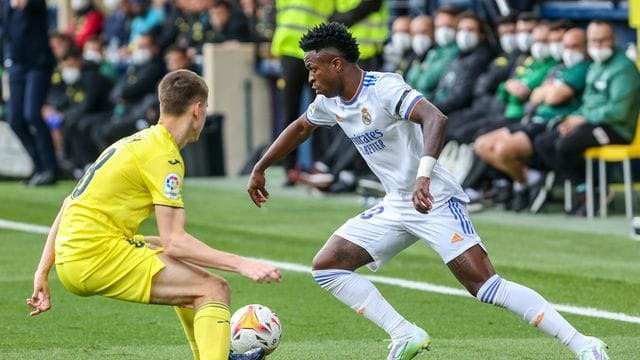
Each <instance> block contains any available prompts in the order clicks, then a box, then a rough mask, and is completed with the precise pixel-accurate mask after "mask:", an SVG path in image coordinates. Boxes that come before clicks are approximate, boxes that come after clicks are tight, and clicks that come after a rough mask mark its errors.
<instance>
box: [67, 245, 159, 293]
mask: <svg viewBox="0 0 640 360" xmlns="http://www.w3.org/2000/svg"><path fill="white" fill-rule="evenodd" d="M113 243H114V246H113V247H112V249H111V251H109V253H108V254H104V255H100V256H94V257H90V258H87V259H82V260H75V261H68V262H64V263H61V264H56V272H57V273H58V277H59V278H60V281H61V282H62V284H63V285H64V287H65V288H66V289H67V290H69V291H70V292H72V293H74V294H76V295H79V296H93V295H101V296H106V297H110V298H114V299H119V300H124V301H131V302H136V303H143V304H148V303H149V299H150V297H151V281H152V279H153V276H154V275H155V274H157V273H158V272H159V271H160V270H162V269H163V268H164V267H165V265H164V263H163V262H162V261H161V260H160V258H159V257H158V256H157V254H158V253H161V252H162V248H158V249H151V248H150V247H149V244H148V243H146V242H145V241H144V237H143V236H142V235H136V236H134V238H133V240H128V239H120V240H117V241H114V242H113Z"/></svg>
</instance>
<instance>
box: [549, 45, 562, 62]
mask: <svg viewBox="0 0 640 360" xmlns="http://www.w3.org/2000/svg"><path fill="white" fill-rule="evenodd" d="M562 49H564V46H562V43H561V42H552V43H551V44H549V54H550V55H551V57H552V58H554V59H555V60H556V61H560V60H562Z"/></svg>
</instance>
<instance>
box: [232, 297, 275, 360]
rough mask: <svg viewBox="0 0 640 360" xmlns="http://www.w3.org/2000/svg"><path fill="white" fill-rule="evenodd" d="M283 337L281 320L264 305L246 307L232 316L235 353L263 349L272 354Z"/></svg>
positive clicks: (233, 348) (233, 349)
mask: <svg viewBox="0 0 640 360" xmlns="http://www.w3.org/2000/svg"><path fill="white" fill-rule="evenodd" d="M281 336H282V324H281V323H280V319H278V316H277V315H276V314H275V313H274V312H273V311H271V310H270V309H269V308H268V307H266V306H264V305H260V304H250V305H246V306H243V307H241V308H240V309H238V310H237V311H236V312H235V313H234V314H233V316H231V350H232V351H233V352H234V353H245V352H247V351H249V350H251V349H255V348H263V349H264V350H265V352H266V353H267V354H270V353H271V352H273V350H275V349H276V347H278V344H279V343H280V337H281Z"/></svg>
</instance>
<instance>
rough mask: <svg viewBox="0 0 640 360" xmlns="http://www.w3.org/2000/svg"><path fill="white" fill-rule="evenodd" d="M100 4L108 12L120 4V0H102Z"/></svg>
mask: <svg viewBox="0 0 640 360" xmlns="http://www.w3.org/2000/svg"><path fill="white" fill-rule="evenodd" d="M102 4H103V5H104V7H105V8H106V9H107V11H109V12H113V11H115V10H116V9H117V8H118V6H119V5H120V0H103V1H102Z"/></svg>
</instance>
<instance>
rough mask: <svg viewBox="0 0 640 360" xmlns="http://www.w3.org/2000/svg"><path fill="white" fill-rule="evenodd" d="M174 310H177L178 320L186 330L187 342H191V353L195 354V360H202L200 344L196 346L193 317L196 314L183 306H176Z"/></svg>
mask: <svg viewBox="0 0 640 360" xmlns="http://www.w3.org/2000/svg"><path fill="white" fill-rule="evenodd" d="M173 308H174V309H175V310H176V314H178V319H180V324H182V328H183V329H184V334H185V335H187V340H189V347H191V352H192V353H193V360H200V352H199V351H198V344H196V338H195V337H194V335H193V317H194V316H195V314H196V313H195V311H193V309H192V308H188V307H182V306H174V307H173Z"/></svg>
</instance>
